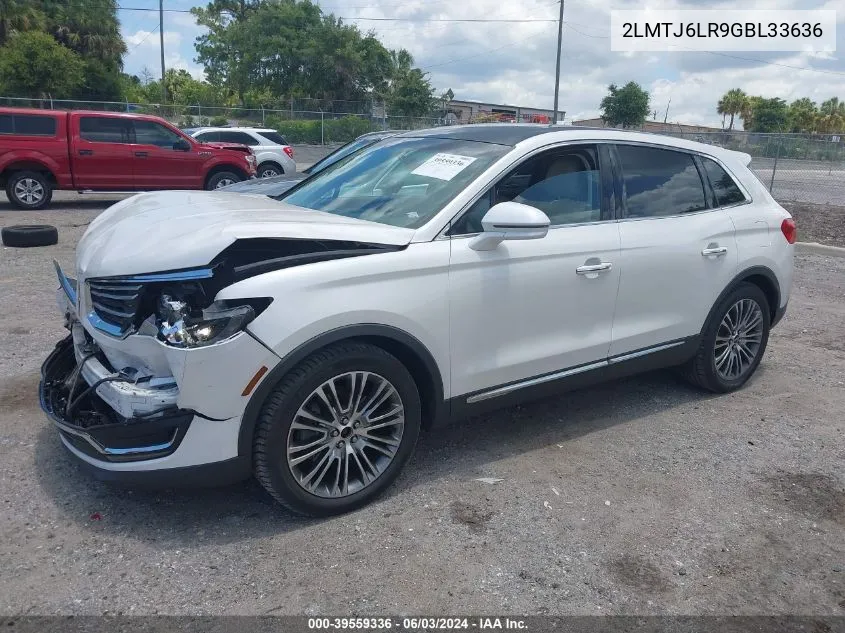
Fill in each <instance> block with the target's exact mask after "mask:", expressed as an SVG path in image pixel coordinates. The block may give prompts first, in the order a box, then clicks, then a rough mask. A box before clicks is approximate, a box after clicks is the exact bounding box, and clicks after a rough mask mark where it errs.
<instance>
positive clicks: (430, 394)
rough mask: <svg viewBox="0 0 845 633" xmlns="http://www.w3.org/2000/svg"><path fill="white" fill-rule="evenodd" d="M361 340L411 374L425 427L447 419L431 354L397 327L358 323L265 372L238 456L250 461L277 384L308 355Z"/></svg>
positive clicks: (309, 344)
mask: <svg viewBox="0 0 845 633" xmlns="http://www.w3.org/2000/svg"><path fill="white" fill-rule="evenodd" d="M353 340H354V341H361V342H365V343H369V344H371V345H375V346H377V347H380V348H382V349H383V350H385V351H386V352H388V353H390V354H392V355H393V356H395V357H396V358H397V359H398V360H399V361H400V362H401V363H402V364H403V365H405V367H406V368H407V369H408V371H409V372H410V373H411V376H412V377H413V378H414V382H415V383H416V384H417V388H418V389H419V391H420V402H421V404H422V418H423V426H424V428H429V427H431V426H434V425H436V424H437V423H439V422H442V421H443V420H445V419H446V418H447V414H446V401H445V399H444V396H443V377H442V375H441V373H440V369H439V367H438V366H437V362H436V361H435V360H434V356H432V354H431V352H429V351H428V349H427V348H426V347H425V345H423V344H422V343H421V342H420V341H419V340H418V339H417V338H416V337H414V336H413V335H411V334H408V333H407V332H405V331H404V330H400V329H399V328H396V327H393V326H389V325H380V324H361V325H351V326H346V327H341V328H337V329H334V330H330V331H328V332H325V333H323V334H321V335H319V336H317V337H315V338H313V339H311V340H310V341H307V342H305V343H303V344H302V345H300V346H299V347H297V348H296V349H295V350H293V351H292V352H290V353H289V354H287V355H286V356H285V357H284V358H282V360H281V361H280V362H279V363H278V364H277V365H276V366H275V367H274V368H273V369H271V370H270V372H269V373H268V375H267V377H266V378H265V379H264V380H262V381H261V384H260V385H259V386H258V388H257V389H256V390H255V392H254V393H253V394H252V397H251V398H250V399H249V402H248V403H247V405H246V408H245V409H244V413H243V416H242V419H241V428H240V431H239V434H238V455H240V456H248V458H249V459H250V460H252V440H253V434H254V432H255V426H256V423H257V421H258V417H259V415H260V413H261V409H262V407H263V405H264V402H265V401H266V400H267V397H268V396H269V395H270V392H271V391H272V390H273V388H274V387H275V386H276V385H277V384H278V383H279V381H280V380H281V379H282V378H283V377H284V376H285V375H286V374H287V373H288V372H290V371H291V370H292V369H293V368H294V367H296V366H297V365H298V364H299V363H300V362H302V361H303V360H305V359H306V358H307V357H308V356H310V355H311V354H313V353H315V352H317V351H319V350H321V349H323V348H325V347H328V346H329V345H332V344H334V343H339V342H341V341H353Z"/></svg>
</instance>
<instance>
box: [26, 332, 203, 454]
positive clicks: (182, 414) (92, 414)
mask: <svg viewBox="0 0 845 633" xmlns="http://www.w3.org/2000/svg"><path fill="white" fill-rule="evenodd" d="M74 349H75V348H74V341H73V337H72V336H68V337H67V338H65V339H64V340H63V341H61V342H60V343H59V344H58V345H56V348H55V349H54V350H53V352H52V353H51V354H50V355H49V356H48V357H47V359H46V360H45V361H44V364H43V365H42V366H41V383H40V385H39V398H40V401H41V408H42V409H43V410H44V412H45V413H46V414H47V416H48V417H49V418H50V419H51V420H52V421H53V422H54V423H55V424H56V426H57V427H58V429H59V432H60V433H61V435H62V439H63V440H64V441H65V442H67V443H69V444H70V445H72V446H73V447H74V448H75V449H77V450H78V451H80V452H81V453H84V454H85V455H87V456H89V457H91V458H93V459H98V460H104V461H107V462H128V461H138V460H145V459H154V458H157V457H163V456H166V455H170V454H172V453H173V452H174V451H176V449H177V448H178V447H179V443H180V442H181V441H182V439H183V438H184V437H185V433H186V432H187V430H188V427H189V426H190V424H191V421H192V420H193V418H194V414H193V412H191V411H183V410H180V409H176V408H175V407H167V405H166V403H165V407H164V411H162V412H161V413H160V414H159V415H156V416H154V417H153V416H150V417H149V418H147V417H146V416H143V414H142V415H141V416H133V417H126V416H124V415H122V412H121V409H123V408H125V407H123V406H121V404H120V403H119V404H118V407H112V406H111V405H110V402H109V401H108V400H106V399H104V398H103V397H102V396H100V394H99V393H98V392H97V390H96V388H95V387H93V385H97V386H99V385H105V384H109V386H110V387H112V388H113V385H117V384H121V387H120V392H121V394H125V397H126V398H127V399H131V398H132V396H133V394H137V395H138V396H139V398H140V399H141V400H148V399H149V396H150V391H151V390H150V389H144V388H136V387H135V386H134V385H132V383H131V382H130V381H129V380H128V379H121V378H119V377H118V378H117V379H116V380H109V376H111V375H112V374H111V372H107V371H105V368H104V367H103V365H102V363H101V362H100V361H99V360H97V359H96V358H94V357H88V358H83V365H82V366H81V371H80V366H79V365H78V364H77V358H76V355H75V353H74ZM91 366H94V367H93V368H91V369H89V370H88V371H86V368H88V367H91ZM103 381H108V382H103ZM107 393H109V395H110V396H111V398H112V399H114V398H115V394H113V393H112V392H111V391H109V392H107ZM157 400H165V399H161V398H157ZM173 402H174V403H175V397H174V398H173Z"/></svg>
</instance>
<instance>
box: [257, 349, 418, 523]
mask: <svg viewBox="0 0 845 633" xmlns="http://www.w3.org/2000/svg"><path fill="white" fill-rule="evenodd" d="M379 389H382V391H379ZM321 394H322V395H321ZM382 397H384V398H386V399H385V400H384V401H383V402H379V399H380V398H382ZM420 420H421V410H420V397H419V392H418V391H417V386H416V384H415V383H414V379H413V378H412V377H411V374H410V373H409V372H408V370H407V369H406V368H405V366H404V365H403V364H402V363H401V362H400V361H399V360H397V359H396V358H395V357H394V356H392V355H391V354H389V353H387V352H386V351H384V350H383V349H381V348H380V347H376V346H374V345H369V344H366V343H358V342H353V341H350V342H342V343H338V344H336V345H332V346H330V347H327V348H326V349H324V350H321V351H319V352H316V353H315V354H313V355H311V356H309V357H308V358H307V359H305V360H304V361H302V362H301V363H300V364H299V365H297V366H296V367H295V368H294V369H293V370H291V371H290V373H288V374H287V375H286V376H285V377H284V378H283V379H282V380H281V382H279V384H278V385H277V386H276V388H275V389H274V390H273V391H272V392H271V393H270V395H269V396H268V397H267V400H266V401H265V403H264V405H263V409H262V411H261V414H260V416H259V419H258V424H257V426H256V431H255V437H254V439H253V464H254V470H255V477H256V479H258V481H259V482H260V483H261V485H262V486H263V487H264V488H265V489H266V490H267V492H269V493H270V494H271V495H272V496H273V498H274V499H276V500H277V501H278V502H279V503H281V504H282V505H284V506H285V507H287V508H288V509H290V510H292V511H294V512H296V513H299V514H304V515H309V516H330V515H334V514H341V513H343V512H349V511H351V510H355V509H356V508H359V507H361V506H363V505H365V504H366V503H369V502H370V501H371V500H372V499H374V498H375V497H376V496H377V495H379V494H380V493H381V492H383V491H384V490H385V489H386V488H387V487H388V486H389V485H390V484H391V483H392V482H393V481H394V480H395V479H396V477H397V476H398V475H399V473H400V471H401V470H402V467H403V466H404V465H405V463H406V462H407V461H408V459H409V458H410V457H411V454H412V453H413V450H414V446H415V445H416V442H417V438H418V437H419V432H420Z"/></svg>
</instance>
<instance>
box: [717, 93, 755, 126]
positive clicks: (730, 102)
mask: <svg viewBox="0 0 845 633" xmlns="http://www.w3.org/2000/svg"><path fill="white" fill-rule="evenodd" d="M747 98H748V96H747V95H746V94H745V93H744V92H743V91H742V90H740V89H739V88H733V89H732V90H728V91H727V92H726V93H725V94H724V95H723V96H722V98H721V99H719V103H718V105H717V107H716V111H717V112H718V113H719V114H721V115H722V127H724V123H725V116H729V117H731V120H730V122H729V123H728V129H729V130H732V129H734V117H735V116H736V115H738V114H740V113H741V112H742V107H743V104H744V103H745V101H746V99H747Z"/></svg>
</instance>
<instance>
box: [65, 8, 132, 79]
mask: <svg viewBox="0 0 845 633" xmlns="http://www.w3.org/2000/svg"><path fill="white" fill-rule="evenodd" d="M50 18H51V20H50V21H51V25H50V30H51V33H52V35H53V37H54V38H56V41H57V42H58V43H59V44H61V45H63V46H66V47H67V48H69V49H71V50H73V51H75V52H77V53H79V54H80V55H81V56H82V57H87V58H92V57H93V58H96V59H99V60H101V61H103V62H105V63H107V64H109V65H110V66H116V67H118V68H122V67H123V55H124V54H125V53H126V43H125V42H124V41H123V37H122V36H121V34H120V23H119V22H118V19H117V2H116V0H85V1H84V2H80V3H72V4H70V3H67V2H56V1H55V0H53V1H52V3H51V11H50Z"/></svg>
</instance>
